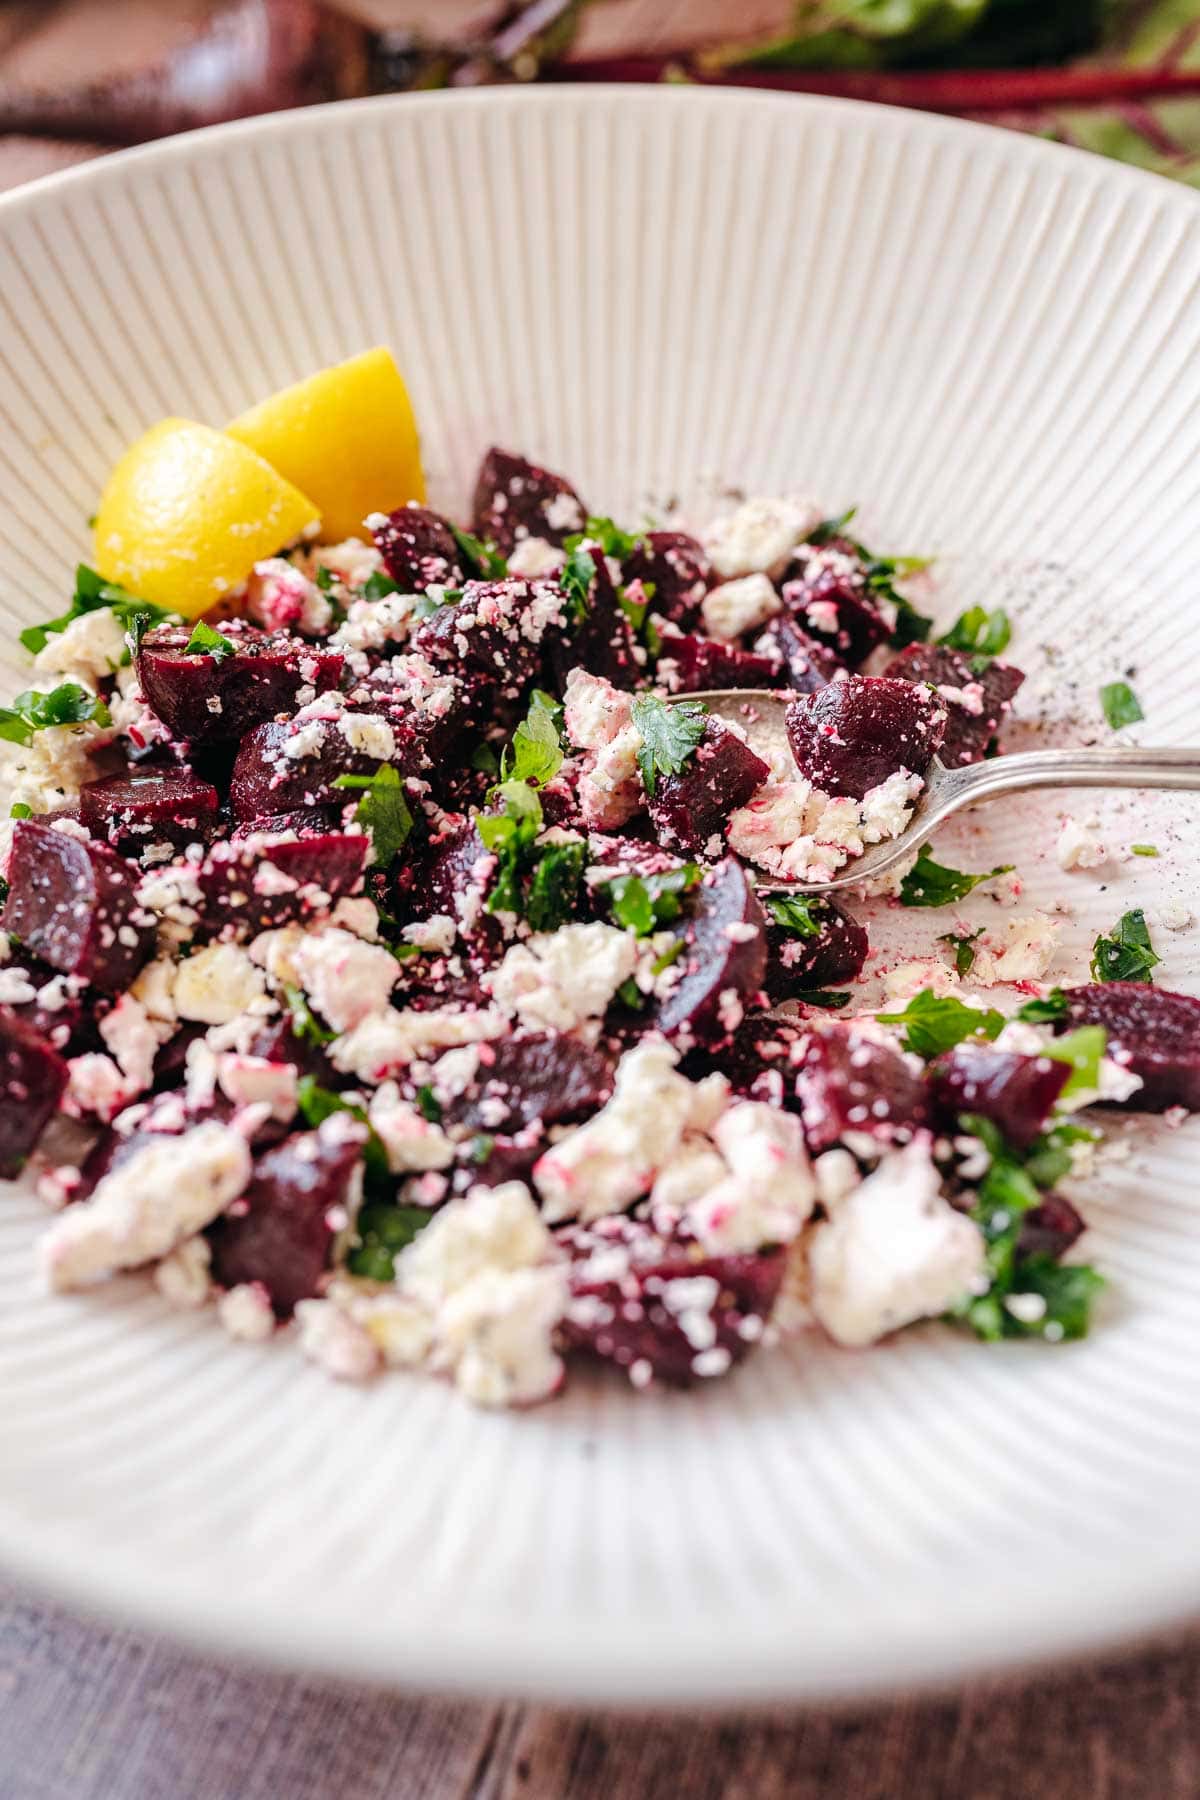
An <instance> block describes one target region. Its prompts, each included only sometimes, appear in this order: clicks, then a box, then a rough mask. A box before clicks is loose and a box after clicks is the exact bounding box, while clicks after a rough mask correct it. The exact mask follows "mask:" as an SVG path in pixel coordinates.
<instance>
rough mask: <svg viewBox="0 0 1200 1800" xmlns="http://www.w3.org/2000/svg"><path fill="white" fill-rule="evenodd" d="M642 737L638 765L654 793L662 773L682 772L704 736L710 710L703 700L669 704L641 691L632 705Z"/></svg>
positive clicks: (649, 788)
mask: <svg viewBox="0 0 1200 1800" xmlns="http://www.w3.org/2000/svg"><path fill="white" fill-rule="evenodd" d="M631 714H632V718H633V723H634V725H635V726H636V727H637V730H638V732H639V734H640V736H641V739H642V747H641V749H640V750H639V751H638V754H637V761H638V768H639V769H640V770H641V774H642V785H643V786H644V788H645V790H646V792H647V793H648V794H653V792H654V786H655V782H656V781H657V779H658V777H659V776H660V775H678V774H679V773H680V771H681V770H682V769H683V767H684V765H685V763H686V762H687V760H688V757H689V756H691V755H692V754H693V752H694V751H695V750H696V748H697V747H698V745H699V744H700V742H701V740H702V739H703V737H704V728H705V724H706V721H707V717H708V709H707V708H706V707H705V706H704V705H703V704H702V702H701V701H699V700H685V701H683V702H681V704H680V705H678V706H668V705H667V703H666V702H665V701H664V700H659V699H657V698H656V697H655V695H653V694H639V695H638V697H637V699H636V700H635V701H634V702H633V706H632V708H631Z"/></svg>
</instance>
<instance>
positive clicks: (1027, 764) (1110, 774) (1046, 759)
mask: <svg viewBox="0 0 1200 1800" xmlns="http://www.w3.org/2000/svg"><path fill="white" fill-rule="evenodd" d="M1055 787H1137V788H1193V789H1200V749H1183V750H1155V749H1142V748H1141V747H1140V746H1139V747H1137V748H1135V749H1129V748H1121V749H1091V750H1084V749H1067V750H1031V751H1025V752H1023V753H1022V754H1019V755H1016V756H998V757H995V758H994V759H993V760H992V761H990V762H983V763H974V764H973V765H972V766H971V767H970V768H967V769H952V770H950V771H949V772H948V773H947V774H946V775H944V776H943V777H942V778H941V780H940V781H939V782H938V783H937V795H936V801H935V805H936V809H937V811H938V812H940V813H945V812H948V811H954V812H956V811H957V810H958V808H959V807H960V806H967V805H972V806H973V805H975V804H976V802H978V801H980V800H990V799H991V798H992V797H993V796H995V795H999V794H1016V793H1020V792H1021V791H1022V790H1024V789H1027V788H1055Z"/></svg>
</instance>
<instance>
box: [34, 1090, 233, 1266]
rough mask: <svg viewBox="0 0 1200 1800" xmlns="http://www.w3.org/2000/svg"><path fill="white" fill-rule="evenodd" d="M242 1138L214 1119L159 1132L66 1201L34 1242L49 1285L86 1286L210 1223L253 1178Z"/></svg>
mask: <svg viewBox="0 0 1200 1800" xmlns="http://www.w3.org/2000/svg"><path fill="white" fill-rule="evenodd" d="M250 1174H251V1163H250V1152H249V1150H248V1149H247V1147H246V1142H245V1139H244V1138H243V1137H242V1136H241V1135H240V1133H238V1132H236V1131H234V1130H232V1129H231V1128H230V1127H229V1126H228V1125H220V1124H217V1123H216V1122H215V1121H211V1122H208V1123H205V1124H203V1125H197V1126H195V1127H194V1128H193V1129H192V1130H191V1131H188V1132H185V1133H184V1134H183V1135H182V1136H180V1137H167V1136H158V1137H154V1138H153V1139H151V1140H149V1141H148V1142H147V1143H145V1144H144V1145H142V1146H141V1147H140V1148H139V1149H137V1150H135V1151H134V1152H133V1154H132V1155H131V1156H129V1157H128V1158H127V1159H126V1161H125V1162H123V1163H121V1165H120V1166H119V1167H118V1168H116V1169H113V1170H111V1171H110V1173H109V1174H107V1175H104V1176H102V1177H101V1179H100V1180H99V1181H98V1182H97V1184H96V1187H95V1189H94V1191H93V1193H92V1194H91V1196H90V1198H89V1199H87V1200H81V1201H80V1202H79V1203H78V1205H76V1206H72V1207H68V1209H67V1211H66V1212H64V1213H62V1214H60V1215H59V1217H58V1218H57V1219H56V1220H55V1222H54V1224H53V1225H52V1226H51V1227H50V1229H49V1231H47V1232H46V1234H45V1235H44V1237H43V1238H42V1240H41V1243H40V1245H39V1252H40V1256H41V1261H42V1267H43V1269H44V1271H45V1275H46V1279H47V1281H48V1282H49V1285H50V1286H51V1287H52V1288H54V1289H57V1290H59V1291H62V1290H65V1289H67V1288H76V1287H84V1286H86V1285H87V1284H88V1283H89V1282H93V1281H98V1280H100V1279H101V1278H102V1277H104V1276H106V1275H111V1274H112V1273H113V1272H114V1271H115V1270H117V1269H132V1268H136V1267H137V1266H138V1265H139V1264H140V1263H146V1262H154V1261H156V1260H158V1259H159V1258H161V1257H164V1256H166V1255H167V1254H168V1253H169V1252H170V1251H171V1250H173V1249H174V1247H175V1245H176V1244H179V1243H181V1242H182V1241H183V1240H184V1239H185V1238H189V1237H192V1236H193V1235H194V1234H195V1233H196V1232H198V1231H203V1229H204V1227H205V1226H206V1225H211V1224H212V1221H213V1220H214V1219H215V1218H217V1216H218V1215H219V1214H220V1213H222V1212H224V1210H225V1208H226V1207H227V1206H228V1205H229V1203H230V1201H231V1200H235V1199H236V1198H237V1196H238V1195H239V1194H240V1193H241V1191H242V1189H243V1188H244V1187H245V1185H246V1183H247V1182H248V1181H249V1179H250Z"/></svg>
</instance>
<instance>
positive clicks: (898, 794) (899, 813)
mask: <svg viewBox="0 0 1200 1800" xmlns="http://www.w3.org/2000/svg"><path fill="white" fill-rule="evenodd" d="M923 786H924V783H923V782H922V780H921V777H920V776H919V775H910V774H909V772H908V770H907V769H897V770H896V772H895V774H894V775H889V776H888V778H887V780H886V781H881V782H880V783H879V785H878V787H873V788H869V789H868V791H867V792H866V793H865V794H864V795H863V800H862V835H863V842H864V843H866V844H882V843H884V842H885V841H886V840H887V839H888V838H894V837H899V836H900V833H901V832H902V831H903V830H904V828H905V826H906V825H907V824H908V821H909V820H910V819H911V817H912V808H913V801H914V800H915V799H916V797H917V795H918V794H919V793H920V791H921V789H922V787H923Z"/></svg>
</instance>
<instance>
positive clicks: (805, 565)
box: [780, 540, 888, 668]
mask: <svg viewBox="0 0 1200 1800" xmlns="http://www.w3.org/2000/svg"><path fill="white" fill-rule="evenodd" d="M780 592H781V593H782V596H783V604H784V606H785V607H786V609H787V611H788V612H789V613H790V615H791V617H792V618H793V619H794V620H795V621H796V623H797V624H798V625H799V626H800V627H801V629H802V630H804V631H806V632H810V633H811V634H812V636H813V637H816V638H819V639H820V640H821V641H822V643H826V644H828V645H829V646H830V648H831V649H832V650H835V651H836V652H837V654H838V656H839V657H840V659H841V661H842V662H844V663H846V664H847V665H848V666H849V667H852V668H857V666H858V664H859V663H861V662H863V661H864V660H865V659H866V658H867V657H868V656H869V655H870V654H871V651H872V650H874V649H875V648H876V647H877V646H878V645H880V644H882V643H884V642H885V641H886V639H887V636H888V621H887V620H886V619H885V618H884V616H883V614H882V612H881V611H880V609H879V607H878V606H877V605H876V603H875V600H874V598H873V596H872V594H871V592H870V589H869V588H868V586H867V581H866V571H865V568H864V566H863V562H862V558H861V557H860V556H859V555H858V553H857V551H856V550H855V549H854V548H853V547H852V546H851V545H849V544H848V543H846V542H845V540H841V541H836V540H835V541H834V542H833V543H830V544H823V545H820V546H818V545H815V544H802V545H801V547H800V549H799V550H798V551H797V552H796V556H795V558H794V560H793V561H792V563H791V564H790V565H789V566H788V568H787V570H786V571H785V572H784V579H783V585H782V587H781V589H780Z"/></svg>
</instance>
